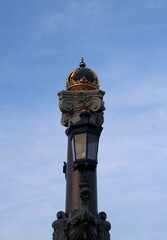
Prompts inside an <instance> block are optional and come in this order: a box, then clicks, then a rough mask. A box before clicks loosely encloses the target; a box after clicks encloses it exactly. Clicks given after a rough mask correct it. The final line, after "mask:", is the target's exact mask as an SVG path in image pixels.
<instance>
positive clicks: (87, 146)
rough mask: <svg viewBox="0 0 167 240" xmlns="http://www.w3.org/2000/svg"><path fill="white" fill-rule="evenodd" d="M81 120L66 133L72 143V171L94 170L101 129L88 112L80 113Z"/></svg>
mask: <svg viewBox="0 0 167 240" xmlns="http://www.w3.org/2000/svg"><path fill="white" fill-rule="evenodd" d="M80 118H81V120H80V121H78V122H77V123H75V124H73V125H71V126H70V127H69V129H68V131H67V134H68V135H69V136H70V139H71V142H72V155H73V168H74V170H80V171H81V172H82V171H84V170H86V169H87V170H95V168H96V165H97V153H98V145H99V137H100V134H101V131H102V129H103V128H102V127H101V126H99V125H97V124H96V123H95V122H94V121H93V120H92V119H91V114H90V113H89V112H86V111H84V112H81V114H80Z"/></svg>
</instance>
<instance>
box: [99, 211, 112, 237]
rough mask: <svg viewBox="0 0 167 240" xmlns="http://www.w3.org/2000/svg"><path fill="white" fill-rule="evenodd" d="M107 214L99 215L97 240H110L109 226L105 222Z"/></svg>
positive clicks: (101, 213)
mask: <svg viewBox="0 0 167 240" xmlns="http://www.w3.org/2000/svg"><path fill="white" fill-rule="evenodd" d="M106 218H107V214H106V213H105V212H100V213H99V219H98V239H99V240H110V233H109V231H110V229H111V224H110V223H109V222H108V221H106Z"/></svg>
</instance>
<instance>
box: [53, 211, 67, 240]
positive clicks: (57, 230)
mask: <svg viewBox="0 0 167 240" xmlns="http://www.w3.org/2000/svg"><path fill="white" fill-rule="evenodd" d="M52 227H53V229H54V231H53V240H67V216H66V214H65V213H64V212H62V211H60V212H58V213H57V220H55V221H54V222H53V223H52Z"/></svg>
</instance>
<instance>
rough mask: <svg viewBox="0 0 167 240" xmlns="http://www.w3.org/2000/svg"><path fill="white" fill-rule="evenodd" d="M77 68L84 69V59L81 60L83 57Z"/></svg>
mask: <svg viewBox="0 0 167 240" xmlns="http://www.w3.org/2000/svg"><path fill="white" fill-rule="evenodd" d="M79 66H80V67H86V64H85V62H84V58H83V57H82V58H81V62H80V64H79Z"/></svg>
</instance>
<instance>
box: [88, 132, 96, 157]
mask: <svg viewBox="0 0 167 240" xmlns="http://www.w3.org/2000/svg"><path fill="white" fill-rule="evenodd" d="M97 148H98V136H96V135H93V134H88V158H89V159H92V160H95V161H96V160H97Z"/></svg>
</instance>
